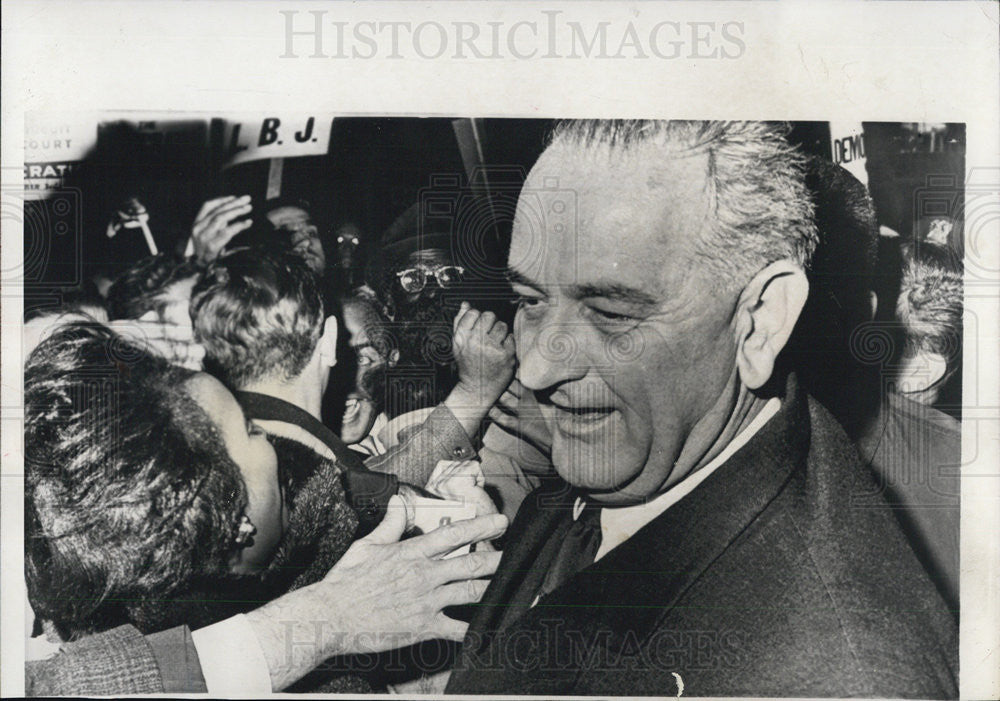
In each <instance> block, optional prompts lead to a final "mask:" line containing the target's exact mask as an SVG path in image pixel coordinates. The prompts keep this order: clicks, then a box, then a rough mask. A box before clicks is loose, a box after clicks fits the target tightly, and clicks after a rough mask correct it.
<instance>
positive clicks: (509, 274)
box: [504, 268, 542, 290]
mask: <svg viewBox="0 0 1000 701" xmlns="http://www.w3.org/2000/svg"><path fill="white" fill-rule="evenodd" d="M504 277H506V278H507V282H509V283H511V284H512V285H524V286H525V287H531V288H533V289H536V290H541V289H542V286H541V285H539V284H538V283H537V282H535V281H534V280H531V279H529V278H528V277H526V276H525V275H524V274H523V273H519V272H518V271H516V270H514V269H513V268H507V270H506V271H505V272H504Z"/></svg>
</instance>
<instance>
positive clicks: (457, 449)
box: [424, 402, 476, 460]
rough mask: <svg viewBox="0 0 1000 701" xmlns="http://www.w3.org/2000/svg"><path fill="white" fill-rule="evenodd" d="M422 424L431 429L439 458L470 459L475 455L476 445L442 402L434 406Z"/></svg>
mask: <svg viewBox="0 0 1000 701" xmlns="http://www.w3.org/2000/svg"><path fill="white" fill-rule="evenodd" d="M424 425H425V426H428V427H430V429H431V430H432V431H433V434H432V435H433V436H434V442H435V443H437V444H438V446H439V451H440V452H439V453H438V456H439V458H440V459H442V460H470V459H472V458H474V457H476V447H475V446H474V445H472V441H471V440H469V435H468V434H467V433H466V432H465V429H464V428H462V424H460V423H459V422H458V419H456V418H455V414H453V413H452V411H451V409H449V408H448V407H447V406H445V405H444V403H443V402H442V403H441V404H438V405H437V406H436V407H435V408H434V411H432V412H431V414H430V416H428V417H427V421H425V422H424Z"/></svg>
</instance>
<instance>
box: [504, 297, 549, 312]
mask: <svg viewBox="0 0 1000 701" xmlns="http://www.w3.org/2000/svg"><path fill="white" fill-rule="evenodd" d="M511 303H512V304H513V305H514V306H515V307H517V308H518V309H533V308H535V307H540V306H541V304H542V300H541V298H539V297H525V296H524V295H518V296H517V297H515V298H514V300H513V302H511Z"/></svg>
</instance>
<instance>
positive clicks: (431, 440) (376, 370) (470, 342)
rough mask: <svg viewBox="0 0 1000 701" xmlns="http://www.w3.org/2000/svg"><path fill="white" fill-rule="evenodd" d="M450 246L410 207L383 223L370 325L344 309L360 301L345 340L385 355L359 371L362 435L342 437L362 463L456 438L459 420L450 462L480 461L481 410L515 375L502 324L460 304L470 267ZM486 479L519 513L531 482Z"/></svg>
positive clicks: (368, 300) (373, 265) (372, 274)
mask: <svg viewBox="0 0 1000 701" xmlns="http://www.w3.org/2000/svg"><path fill="white" fill-rule="evenodd" d="M455 250H456V249H455V246H454V244H453V240H452V236H451V233H450V232H448V231H445V230H443V229H442V228H437V227H436V225H435V224H434V223H433V222H430V221H428V220H426V219H425V220H423V221H422V220H421V218H420V209H419V204H415V205H413V206H411V207H410V208H409V209H407V210H406V211H405V212H404V213H403V214H402V215H401V216H400V217H399V218H398V219H396V221H395V222H394V223H393V224H392V225H391V226H390V227H389V228H388V230H387V231H386V232H385V234H384V235H383V236H382V240H381V246H380V247H379V248H378V249H376V251H374V252H373V255H372V256H371V259H370V261H369V264H368V266H367V269H366V279H367V282H368V286H367V287H366V288H364V290H365V292H364V295H363V297H364V301H365V307H366V308H369V309H370V313H368V314H366V315H365V317H366V319H367V321H366V322H365V323H364V324H361V323H358V322H359V321H360V318H358V319H355V318H354V317H355V316H358V315H356V314H352V313H351V311H352V307H356V306H357V304H352V303H350V302H349V303H347V304H345V307H344V309H345V323H346V324H347V327H348V329H347V330H348V332H349V333H350V334H351V345H352V346H357V347H358V348H361V347H364V346H366V342H367V341H370V340H371V339H377V341H378V346H379V348H381V349H382V351H381V352H382V353H383V354H384V359H385V362H379V363H375V364H370V365H369V366H368V369H367V370H365V371H361V372H359V373H358V377H357V379H356V384H357V387H358V388H359V389H361V390H363V392H359V393H358V394H359V396H360V395H361V394H363V395H364V396H365V397H366V398H367V399H368V400H369V401H370V402H371V405H372V406H376V407H378V411H379V413H378V415H377V416H375V417H369V418H370V419H371V423H368V422H364V423H365V424H366V426H367V428H368V432H367V433H366V434H365V435H360V436H359V435H358V434H357V432H356V431H355V432H351V433H350V435H349V436H348V438H350V439H351V440H350V441H349V442H352V448H354V449H361V450H364V452H365V453H366V454H369V455H372V456H374V457H370V458H369V459H367V460H366V461H365V462H366V464H367V465H368V466H369V467H371V468H372V469H376V470H377V469H379V467H378V466H377V464H378V461H380V460H395V461H396V462H398V460H396V459H395V458H393V457H392V456H393V455H394V454H396V453H398V452H399V451H400V450H402V449H403V447H404V446H405V447H406V449H408V450H410V451H415V452H416V453H417V454H420V453H427V454H430V453H432V452H436V451H435V448H436V446H438V445H439V444H440V443H441V440H442V437H443V436H449V435H454V434H455V431H454V429H453V428H452V427H454V425H455V424H456V423H457V424H458V425H460V426H462V428H463V430H464V432H465V435H466V436H467V439H468V441H469V450H467V451H464V453H465V454H461V455H460V454H457V451H456V455H455V456H454V457H453V458H452V459H455V460H466V459H469V458H474V457H477V451H476V450H475V447H474V446H473V444H472V441H478V437H479V432H480V429H481V428H482V426H483V421H484V419H485V418H486V416H487V413H488V412H489V410H490V408H491V407H493V406H494V404H495V403H496V401H497V400H498V399H499V398H500V396H501V395H502V394H503V393H504V391H505V390H506V389H507V386H508V385H509V384H510V382H511V380H512V378H513V371H514V356H513V352H514V349H513V343H512V340H511V339H512V337H511V336H510V334H509V332H508V325H507V323H505V322H504V321H503V320H502V319H500V318H498V316H497V315H496V314H495V313H494V312H492V311H488V310H487V311H481V310H479V309H476V308H475V307H473V306H472V305H471V304H470V303H469V302H468V301H467V299H468V296H469V293H470V292H472V291H473V290H472V289H471V284H470V279H469V278H470V277H471V272H472V271H471V270H469V269H468V268H467V267H466V266H465V265H463V264H462V263H463V261H456V259H455V255H454V251H455ZM359 301H360V299H359V298H358V297H357V296H355V297H354V298H352V302H354V303H356V302H359ZM352 322H354V323H352ZM347 418H349V419H351V420H350V421H347V422H346V423H345V425H344V426H343V427H342V430H343V428H348V429H351V428H355V423H361V422H354V421H353V414H352V415H350V416H348V417H347ZM345 440H347V438H345ZM411 462H412V461H411ZM421 464H426V461H421ZM425 477H426V478H430V475H429V474H428V475H426V476H425ZM411 479H412V476H411ZM418 483H419V482H418ZM486 485H487V488H488V489H489V490H490V495H491V496H492V497H493V498H494V499H495V500H496V501H497V502H498V507H499V508H500V510H501V511H502V512H504V513H508V508H506V506H505V505H508V504H509V505H511V507H512V508H515V509H516V504H518V503H520V499H521V498H523V496H524V495H525V494H527V493H528V492H529V491H530V490H531V489H532V488H533V487H534V486H535V485H534V484H533V483H528V482H527V481H525V480H524V479H519V478H517V477H516V476H508V475H503V476H499V477H498V478H497V479H492V478H491V477H490V476H486Z"/></svg>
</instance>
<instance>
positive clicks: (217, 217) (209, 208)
mask: <svg viewBox="0 0 1000 701" xmlns="http://www.w3.org/2000/svg"><path fill="white" fill-rule="evenodd" d="M252 209H253V206H252V205H251V204H250V195H243V196H242V197H232V196H229V197H217V198H215V199H214V200H208V201H207V202H206V203H205V204H203V205H202V206H201V209H200V210H198V216H196V217H195V219H194V226H193V227H192V229H191V241H190V243H189V244H188V249H189V250H188V252H187V254H188V255H194V257H195V258H196V259H197V260H198V262H199V263H210V262H212V261H213V260H215V259H216V258H217V257H218V256H219V252H220V251H222V249H223V248H225V246H226V244H227V243H229V241H230V240H231V239H232V238H233V237H234V236H236V234H238V233H240V232H241V231H245V230H247V229H249V228H250V226H251V225H252V224H253V220H251V219H249V218H246V219H241V218H242V217H246V216H247V215H248V214H250V212H251V210H252ZM237 220H239V221H237Z"/></svg>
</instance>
